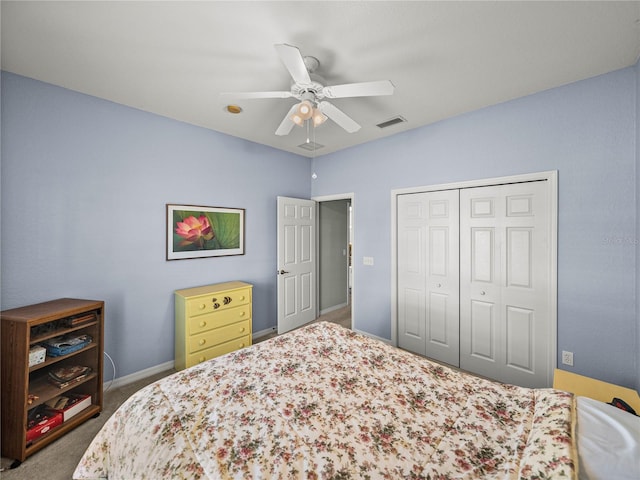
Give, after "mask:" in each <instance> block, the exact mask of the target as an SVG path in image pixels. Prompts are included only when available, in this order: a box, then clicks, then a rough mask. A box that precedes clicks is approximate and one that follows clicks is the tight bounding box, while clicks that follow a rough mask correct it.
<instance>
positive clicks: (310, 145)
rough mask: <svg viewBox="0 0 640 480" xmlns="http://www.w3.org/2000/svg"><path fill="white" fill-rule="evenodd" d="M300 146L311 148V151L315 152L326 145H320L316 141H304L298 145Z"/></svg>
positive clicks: (306, 148)
mask: <svg viewBox="0 0 640 480" xmlns="http://www.w3.org/2000/svg"><path fill="white" fill-rule="evenodd" d="M298 147H300V148H304V149H305V150H309V151H310V152H314V151H316V150H319V149H321V148H324V145H320V144H319V143H316V142H304V143H303V144H302V145H298Z"/></svg>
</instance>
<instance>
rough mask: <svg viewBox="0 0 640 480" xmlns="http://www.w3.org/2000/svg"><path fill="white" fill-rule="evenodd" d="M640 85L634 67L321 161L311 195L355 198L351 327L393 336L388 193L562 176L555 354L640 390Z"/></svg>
mask: <svg viewBox="0 0 640 480" xmlns="http://www.w3.org/2000/svg"><path fill="white" fill-rule="evenodd" d="M636 79H637V69H634V68H627V69H624V70H620V71H616V72H613V73H610V74H607V75H602V76H599V77H596V78H592V79H589V80H585V81H582V82H578V83H574V84H571V85H567V86H564V87H561V88H555V89H552V90H548V91H545V92H542V93H539V94H535V95H531V96H528V97H524V98H521V99H518V100H515V101H510V102H507V103H503V104H500V105H497V106H494V107H490V108H485V109H482V110H479V111H476V112H473V113H469V114H466V115H461V116H459V117H457V118H454V119H450V120H447V121H443V122H440V123H437V124H434V125H431V126H427V127H423V128H417V129H415V130H411V131H408V132H405V133H401V134H398V135H394V136H391V137H387V138H385V139H382V140H380V141H376V142H373V143H369V144H366V145H363V146H359V147H355V148H351V149H348V150H345V151H341V152H338V153H335V154H332V155H327V156H323V157H319V158H317V159H315V160H314V162H313V171H314V172H315V173H316V174H317V178H316V179H315V180H314V181H313V182H312V193H313V195H314V196H321V195H331V194H336V193H343V192H354V193H355V202H354V206H355V211H354V220H355V224H354V233H355V239H354V248H355V257H354V268H355V271H354V286H355V288H354V298H353V301H354V312H355V318H354V320H353V321H354V325H355V327H356V328H357V329H361V330H364V331H367V332H369V333H372V334H374V335H377V336H379V337H383V338H387V339H389V338H391V325H390V311H391V295H390V292H391V284H390V278H391V270H390V269H391V245H390V231H391V225H390V215H391V214H390V205H391V202H390V192H391V190H392V189H397V188H404V187H414V186H421V185H432V184H441V183H449V182H458V181H464V180H471V179H480V178H487V177H499V176H505V175H515V174H522V173H530V172H539V171H546V170H558V172H559V173H558V177H559V187H558V188H559V214H558V221H559V232H558V236H559V239H558V244H559V245H558V351H559V352H560V351H562V350H569V351H572V352H574V361H575V367H574V370H573V371H575V372H577V373H582V374H587V375H591V376H594V377H597V378H603V379H606V380H608V381H610V382H615V383H620V384H623V385H628V386H632V387H638V386H640V383H637V382H638V381H639V380H638V365H637V364H636V362H637V359H638V354H637V348H638V345H637V339H638V328H639V326H638V315H637V308H636V292H637V290H636V288H635V281H636V275H637V274H636V247H635V238H636V224H637V208H638V207H637V203H636V197H635V195H636V188H637V176H636V160H637V152H636V136H637V130H636V115H637V106H636V88H637V87H636ZM424 108H429V105H424ZM398 113H400V114H401V113H402V112H398ZM408 121H409V122H411V118H408ZM319 135H320V132H318V133H316V137H317V139H318V142H320V143H323V142H322V138H321V137H320V136H319ZM363 256H369V257H374V265H373V266H365V265H363V262H362V257H363Z"/></svg>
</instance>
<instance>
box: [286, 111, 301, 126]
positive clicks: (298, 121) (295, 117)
mask: <svg viewBox="0 0 640 480" xmlns="http://www.w3.org/2000/svg"><path fill="white" fill-rule="evenodd" d="M289 118H290V119H291V121H292V122H293V123H295V124H296V125H298V126H299V127H301V126H302V125H303V124H304V119H303V118H302V117H301V116H300V114H299V113H298V112H295V113H293V114H292V115H291V116H290V117H289Z"/></svg>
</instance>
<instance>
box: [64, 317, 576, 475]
mask: <svg viewBox="0 0 640 480" xmlns="http://www.w3.org/2000/svg"><path fill="white" fill-rule="evenodd" d="M572 403H573V399H572V397H571V395H570V394H568V393H565V392H561V391H557V390H552V389H538V390H531V389H526V388H521V387H515V386H508V385H501V384H498V383H494V382H490V381H486V380H483V379H479V378H476V377H473V376H470V375H466V374H464V373H460V372H458V371H455V370H452V369H449V368H446V367H443V366H441V365H438V364H436V363H432V362H429V361H427V360H425V359H423V358H421V357H418V356H416V355H413V354H411V353H409V352H405V351H403V350H399V349H396V348H394V347H391V346H389V345H386V344H384V343H382V342H379V341H376V340H373V339H370V338H368V337H366V336H364V335H360V334H357V333H354V332H352V331H350V330H347V329H345V328H343V327H340V326H338V325H334V324H329V323H317V324H313V325H311V326H308V327H305V328H302V329H300V330H296V331H293V332H290V333H288V334H286V335H283V336H279V337H276V338H273V339H271V340H268V341H266V342H262V343H258V344H256V345H254V346H252V347H250V348H246V349H243V350H239V351H236V352H233V353H230V354H228V355H225V356H223V357H219V358H217V359H214V360H211V361H208V362H205V363H203V364H200V365H197V366H195V367H192V368H189V369H187V370H183V371H181V372H178V373H176V374H174V375H172V376H170V377H167V378H164V379H162V380H159V381H158V382H156V383H154V384H151V385H149V386H147V387H145V388H143V389H142V390H140V391H139V392H137V393H136V394H134V395H133V396H132V397H130V398H129V400H127V402H126V403H124V404H123V405H122V406H121V407H120V408H119V409H118V411H117V412H116V413H115V414H114V415H113V416H112V417H111V418H110V419H109V420H108V421H107V423H106V424H105V426H104V427H103V429H102V430H101V431H100V432H99V433H98V435H97V436H96V437H95V439H94V440H93V442H92V443H91V445H90V446H89V448H88V450H87V451H86V453H85V454H84V456H83V458H82V460H81V462H80V464H79V465H78V467H77V469H76V471H75V473H74V477H73V478H74V479H78V480H84V479H99V478H109V479H126V480H132V479H136V478H148V479H168V478H194V479H199V478H207V479H226V478H237V479H246V478H256V479H257V478H264V479H272V478H274V479H275V478H277V479H294V478H296V479H297V478H301V479H316V478H322V479H347V478H363V479H369V478H371V479H373V478H386V479H396V478H412V479H440V480H444V479H452V478H456V479H460V478H468V479H471V478H499V479H546V478H553V479H556V478H574V477H575V469H576V464H577V462H576V460H575V457H574V451H575V450H574V446H573V435H572V408H573V407H572Z"/></svg>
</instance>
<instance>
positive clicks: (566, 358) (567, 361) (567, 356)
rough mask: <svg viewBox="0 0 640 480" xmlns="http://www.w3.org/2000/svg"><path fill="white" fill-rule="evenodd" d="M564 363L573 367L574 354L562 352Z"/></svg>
mask: <svg viewBox="0 0 640 480" xmlns="http://www.w3.org/2000/svg"><path fill="white" fill-rule="evenodd" d="M562 363H563V364H565V365H569V366H570V367H573V352H566V351H564V350H563V351H562Z"/></svg>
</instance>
